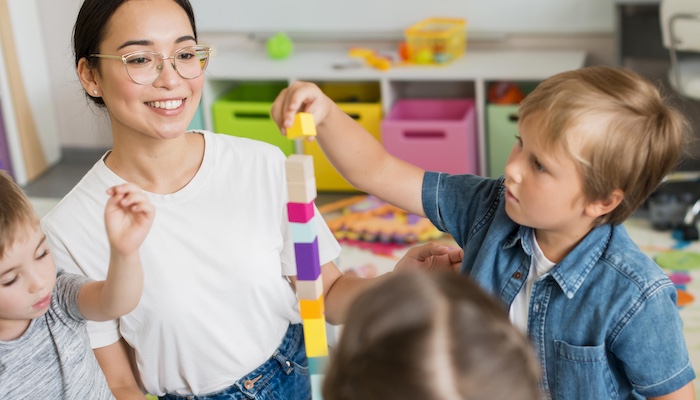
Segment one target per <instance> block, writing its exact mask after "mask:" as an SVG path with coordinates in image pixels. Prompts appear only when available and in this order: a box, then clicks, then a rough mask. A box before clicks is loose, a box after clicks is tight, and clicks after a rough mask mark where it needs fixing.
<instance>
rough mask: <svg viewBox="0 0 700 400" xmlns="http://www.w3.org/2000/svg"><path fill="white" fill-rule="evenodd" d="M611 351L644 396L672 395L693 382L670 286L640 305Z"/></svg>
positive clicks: (674, 292) (691, 369)
mask: <svg viewBox="0 0 700 400" xmlns="http://www.w3.org/2000/svg"><path fill="white" fill-rule="evenodd" d="M612 349H613V353H615V355H616V356H617V357H618V358H619V359H620V360H621V361H622V363H623V365H624V368H625V372H626V374H627V376H628V377H629V379H630V382H632V385H633V386H634V388H635V389H636V390H637V391H638V392H639V393H640V394H641V395H643V396H645V397H656V396H662V395H665V394H669V393H672V392H674V391H676V390H678V389H680V388H682V387H683V386H685V385H686V384H688V382H690V381H692V380H693V379H695V372H694V371H693V367H692V365H691V363H690V358H689V355H688V349H687V346H686V343H685V338H684V336H683V322H682V321H681V318H680V315H679V314H678V310H677V308H676V289H675V287H674V286H673V285H670V284H669V285H666V286H665V287H663V288H661V289H658V290H657V291H656V292H655V293H653V294H651V295H649V296H648V298H646V300H644V301H643V303H642V304H640V305H639V307H638V308H637V310H636V312H634V314H633V315H632V316H631V317H630V319H629V321H628V322H627V323H626V324H624V327H623V328H622V329H621V331H620V334H619V335H618V336H617V337H616V338H615V340H614V342H613V345H612Z"/></svg>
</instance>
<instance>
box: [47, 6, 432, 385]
mask: <svg viewBox="0 0 700 400" xmlns="http://www.w3.org/2000/svg"><path fill="white" fill-rule="evenodd" d="M73 40H74V51H75V66H76V69H77V73H78V76H79V78H80V82H81V84H82V86H83V89H84V90H85V93H86V95H87V96H88V98H89V99H90V100H92V101H93V102H94V103H95V104H96V105H97V106H98V107H101V108H103V109H104V110H105V111H106V114H107V115H108V117H109V120H110V124H111V134H112V138H113V143H114V146H113V148H112V149H111V150H109V151H107V152H106V153H105V154H104V156H103V157H102V158H100V159H99V160H98V161H97V162H96V163H95V165H94V166H93V167H92V169H91V170H90V171H88V172H87V174H86V175H85V176H84V177H83V178H82V179H81V180H80V182H79V183H78V184H77V185H76V187H75V188H73V189H72V190H71V191H70V192H69V193H68V194H67V195H66V196H65V197H64V198H63V199H62V200H61V202H60V203H59V204H58V205H57V206H56V207H55V208H54V209H53V210H51V211H50V212H49V213H48V214H47V215H46V216H45V217H44V219H43V220H42V224H43V227H44V228H45V231H46V233H47V237H48V240H49V243H50V245H51V248H52V252H53V254H54V256H55V258H56V259H57V261H58V262H60V263H61V265H63V266H64V268H66V269H67V270H71V271H74V272H78V273H81V274H83V275H86V276H88V277H93V278H94V277H100V276H104V274H105V273H106V270H105V266H106V265H107V259H106V257H107V256H108V254H109V243H108V242H107V238H106V237H105V229H104V223H103V222H102V219H103V218H102V213H103V211H102V210H103V208H104V202H105V201H106V198H105V196H104V195H103V193H104V190H105V188H106V187H107V186H109V185H114V184H117V183H121V182H124V181H128V182H133V183H136V184H138V185H139V186H141V187H142V188H143V189H144V191H145V194H146V196H148V198H149V199H150V201H151V202H152V203H153V204H154V205H155V206H156V208H157V209H158V216H157V218H156V220H155V222H154V225H153V229H152V231H151V233H150V235H149V237H148V239H147V240H146V242H145V243H144V245H143V246H142V248H141V255H142V257H143V260H144V261H143V262H144V265H148V268H147V271H146V278H145V283H144V294H143V297H142V299H141V302H140V304H139V306H138V307H137V308H136V310H134V312H132V313H130V314H128V315H126V316H124V317H121V318H119V319H118V320H113V321H108V322H106V323H100V324H93V325H89V326H88V329H89V332H90V339H91V344H92V346H93V347H94V352H95V355H96V356H97V359H98V361H99V362H100V366H101V367H102V369H103V371H104V373H105V376H106V377H107V382H108V383H109V385H110V387H111V388H112V390H113V392H114V394H115V397H117V398H122V397H123V396H124V397H127V398H128V396H130V395H132V396H136V397H138V398H141V397H142V394H141V389H140V388H141V387H143V388H145V389H146V390H147V391H148V392H149V393H151V394H153V395H158V396H161V397H162V398H164V399H179V398H182V397H183V396H192V395H196V396H197V397H198V398H209V397H208V396H209V395H211V396H214V395H223V394H226V395H231V396H232V397H234V398H242V397H243V396H248V397H252V396H254V395H255V396H256V397H257V396H261V397H262V398H267V397H268V396H269V397H275V398H290V399H291V398H294V399H303V398H308V397H309V396H310V390H311V388H310V382H309V375H308V368H307V360H306V354H305V350H304V346H303V342H302V337H303V335H302V326H301V324H300V322H301V316H300V314H299V311H298V308H297V303H298V302H297V299H296V296H295V294H294V289H293V286H292V285H293V284H294V282H295V278H296V276H295V275H296V269H295V257H294V242H293V240H292V237H291V233H290V228H289V225H288V221H287V209H286V204H287V190H286V177H285V172H284V163H285V160H286V159H285V157H284V154H283V153H282V152H281V151H280V150H279V148H278V147H276V146H272V145H270V144H267V143H263V142H259V141H254V140H249V139H245V138H240V137H236V136H229V135H216V134H214V133H213V132H208V131H187V128H188V126H189V125H190V123H191V122H192V118H193V116H194V115H195V112H196V110H197V108H198V105H199V101H200V98H201V96H202V87H203V85H204V77H203V75H202V72H203V71H204V69H205V68H206V67H207V62H208V56H209V49H208V48H207V47H205V46H203V45H201V44H199V43H198V42H197V30H196V27H195V20H194V14H193V11H192V8H191V6H190V3H189V2H188V1H187V0H139V1H129V0H85V1H84V2H83V5H82V8H81V10H80V12H79V14H78V18H77V21H76V24H75V29H74V38H73ZM316 213H318V212H317V211H316ZM314 223H315V224H316V230H317V232H318V236H317V238H318V248H319V262H320V265H321V266H322V267H321V269H322V274H323V279H322V282H323V290H324V298H325V299H327V301H326V317H327V320H328V321H333V322H342V320H343V318H344V315H345V310H346V308H347V305H348V303H349V302H350V301H351V299H352V298H353V296H354V295H355V294H356V292H358V291H359V290H361V289H362V288H363V287H365V286H366V285H367V284H368V283H369V282H370V280H369V279H362V278H359V277H357V276H345V275H343V274H342V273H341V272H340V271H339V270H338V268H337V267H336V265H335V264H334V263H333V262H332V260H334V259H336V258H337V257H338V254H339V252H340V246H339V244H338V242H337V241H336V240H335V238H334V237H333V234H332V233H331V232H330V230H329V229H328V227H327V226H326V224H325V222H324V220H323V219H322V218H317V219H315V221H314ZM432 254H434V253H431V254H429V255H428V257H427V258H424V259H423V261H418V260H417V259H415V260H417V261H416V262H417V263H418V264H423V263H424V264H431V261H432V259H431V257H430V256H431V255H432ZM443 254H444V253H443ZM409 263H410V261H409ZM319 279H320V278H319ZM290 283H291V284H290ZM131 355H133V359H134V361H135V364H134V368H136V369H135V370H134V369H133V368H132V364H131V363H130V362H129V359H130V356H131ZM273 355H274V356H273ZM261 376H263V377H264V379H261ZM137 377H138V378H137ZM246 398H247V397H246Z"/></svg>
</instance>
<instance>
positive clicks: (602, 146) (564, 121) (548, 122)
mask: <svg viewBox="0 0 700 400" xmlns="http://www.w3.org/2000/svg"><path fill="white" fill-rule="evenodd" d="M519 115H520V119H521V121H522V120H525V119H527V118H528V117H530V116H533V115H537V117H538V119H539V121H540V122H541V126H539V131H538V134H540V136H539V137H538V140H539V143H540V144H541V145H542V146H544V148H545V149H547V150H549V151H553V152H554V154H557V153H556V152H557V151H561V150H563V151H564V152H565V153H564V154H567V155H569V156H571V157H572V158H573V159H574V161H575V162H576V164H577V166H578V169H579V173H580V174H581V177H582V181H583V191H584V194H585V196H586V199H587V200H588V201H595V200H604V199H607V198H609V196H610V195H611V194H612V193H613V191H614V190H616V189H620V190H622V192H623V193H624V199H623V200H622V202H621V203H620V205H619V206H618V207H617V208H615V209H614V210H613V211H612V212H610V213H609V214H607V215H604V216H602V217H600V218H599V219H598V221H597V223H598V224H599V225H600V224H605V223H611V224H620V223H622V222H624V221H625V219H627V217H629V216H630V215H631V214H632V213H633V212H634V211H635V210H636V209H637V207H639V205H640V204H641V203H642V202H643V201H644V200H645V199H646V198H647V197H648V196H649V195H650V194H651V193H652V192H653V191H654V189H656V187H657V186H658V185H659V183H660V182H661V181H662V179H663V178H664V177H665V176H666V175H667V174H668V173H669V172H671V170H672V169H673V168H674V167H675V166H676V165H677V163H678V161H679V159H680V156H681V153H682V151H683V148H684V144H686V142H687V138H688V132H689V124H688V121H687V120H686V118H685V117H684V116H683V115H682V114H681V113H680V112H679V111H678V110H677V109H675V108H674V107H672V106H671V105H670V104H669V103H668V100H667V99H665V98H664V97H662V95H661V93H660V92H659V90H658V89H657V88H656V86H654V84H653V83H651V82H650V81H648V80H647V79H645V78H642V77H641V76H639V75H637V74H635V73H634V72H631V71H629V70H627V69H624V68H613V67H605V66H596V67H586V68H581V69H578V70H574V71H568V72H564V73H560V74H557V75H554V76H552V77H550V78H548V79H546V80H545V81H543V82H542V83H540V84H539V85H538V86H537V88H536V89H535V90H534V91H533V92H532V93H531V94H529V95H528V96H527V97H526V98H525V99H524V100H523V101H522V103H521V105H520V111H519Z"/></svg>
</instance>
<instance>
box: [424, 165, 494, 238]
mask: <svg viewBox="0 0 700 400" xmlns="http://www.w3.org/2000/svg"><path fill="white" fill-rule="evenodd" d="M502 189H503V185H502V179H499V180H496V179H489V178H484V177H480V176H475V175H450V174H446V173H441V172H426V173H425V176H424V177H423V191H422V198H423V210H424V211H425V214H426V216H427V217H428V218H429V219H430V221H431V222H432V223H433V224H434V225H435V226H436V227H437V228H438V229H439V230H441V231H443V232H448V233H449V234H450V235H452V237H453V238H454V239H455V241H456V242H457V243H458V244H459V245H460V246H462V247H464V245H465V244H466V242H467V240H468V239H469V237H470V236H471V235H472V233H473V231H474V230H478V229H480V228H481V225H480V223H482V224H483V223H487V222H488V221H490V220H491V218H492V217H493V214H494V213H495V212H496V210H497V208H498V206H499V203H500V199H501V198H502Z"/></svg>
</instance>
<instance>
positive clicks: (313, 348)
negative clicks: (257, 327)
mask: <svg viewBox="0 0 700 400" xmlns="http://www.w3.org/2000/svg"><path fill="white" fill-rule="evenodd" d="M302 323H303V324H304V345H305V346H306V356H307V357H322V356H327V355H328V340H327V339H326V319H325V318H311V319H302Z"/></svg>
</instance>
